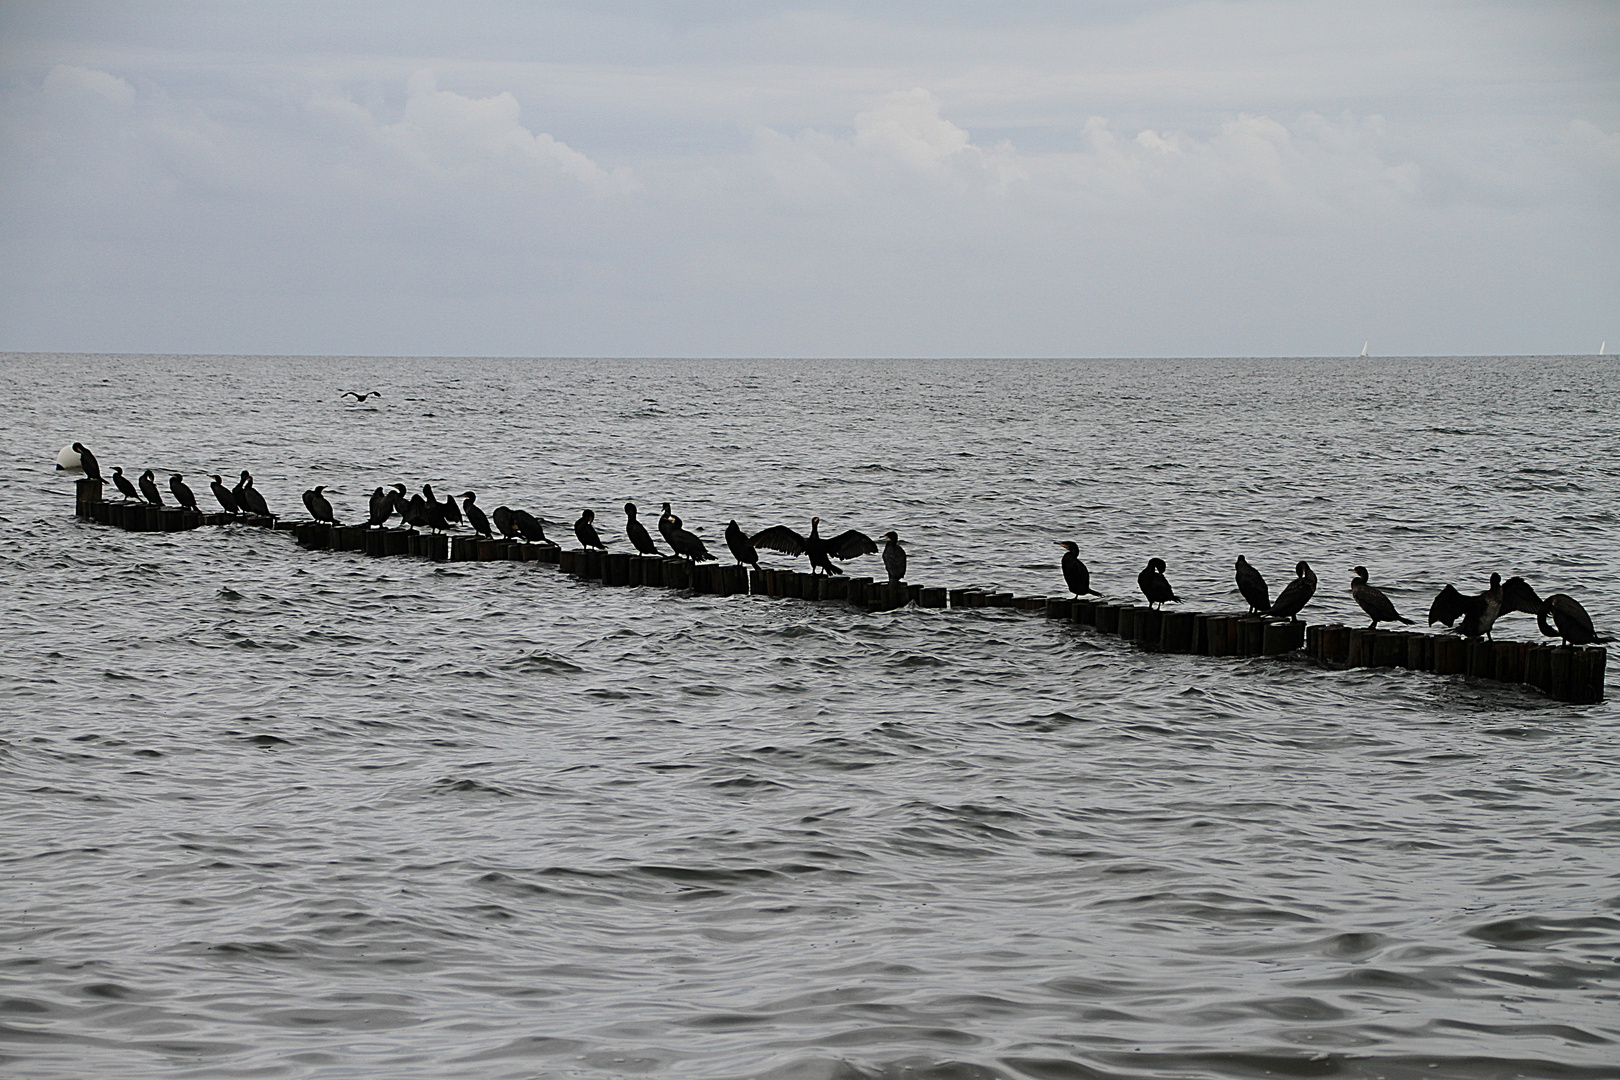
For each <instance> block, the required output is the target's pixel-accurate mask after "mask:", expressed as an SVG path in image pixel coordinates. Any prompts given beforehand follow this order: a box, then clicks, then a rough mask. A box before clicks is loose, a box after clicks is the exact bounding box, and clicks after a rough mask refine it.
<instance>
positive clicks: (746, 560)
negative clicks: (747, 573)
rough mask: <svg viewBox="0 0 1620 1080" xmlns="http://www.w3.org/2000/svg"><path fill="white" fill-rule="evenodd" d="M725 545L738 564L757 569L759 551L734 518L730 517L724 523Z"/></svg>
mask: <svg viewBox="0 0 1620 1080" xmlns="http://www.w3.org/2000/svg"><path fill="white" fill-rule="evenodd" d="M726 547H728V548H730V549H731V557H732V558H734V559H736V560H737V565H738V566H752V567H753V568H754V569H755V570H758V569H759V552H758V551H757V550H755V548H754V545H753V542H752V541H750V540H749V539H748V534H747V533H745V532H743V531H742V527H741V526H740V525H738V524H737V519H736V518H732V519H731V521H730V522H729V523H727V525H726Z"/></svg>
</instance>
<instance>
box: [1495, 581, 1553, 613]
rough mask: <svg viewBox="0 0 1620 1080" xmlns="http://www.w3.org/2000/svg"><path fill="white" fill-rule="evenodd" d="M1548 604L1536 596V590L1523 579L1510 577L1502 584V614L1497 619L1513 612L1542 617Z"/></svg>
mask: <svg viewBox="0 0 1620 1080" xmlns="http://www.w3.org/2000/svg"><path fill="white" fill-rule="evenodd" d="M1545 606H1546V602H1545V601H1543V600H1542V599H1541V597H1539V596H1537V595H1536V590H1535V589H1533V588H1531V587H1530V583H1529V582H1528V581H1526V580H1524V578H1522V577H1510V578H1508V579H1507V580H1506V581H1504V582H1502V612H1501V615H1498V616H1497V618H1501V616H1502V615H1506V614H1508V613H1509V612H1513V611H1522V612H1524V613H1525V614H1526V615H1540V614H1541V609H1542V608H1543V607H1545Z"/></svg>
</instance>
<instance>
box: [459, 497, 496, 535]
mask: <svg viewBox="0 0 1620 1080" xmlns="http://www.w3.org/2000/svg"><path fill="white" fill-rule="evenodd" d="M477 498H478V496H477V495H474V494H473V493H472V492H470V491H463V492H462V493H461V509H462V510H463V511H464V512H465V513H466V515H467V524H468V525H470V526H471V527H472V531H473V532H475V533H477V534H478V535H479V536H487V537H489V538H490V539H494V537H495V534H494V533H492V532H490V531H489V518H488V516H486V515H485V513H484V511H483V510H482V509H480V508H479V507H478V506H477V505H475V503H474V500H475V499H477Z"/></svg>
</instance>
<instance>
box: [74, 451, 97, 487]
mask: <svg viewBox="0 0 1620 1080" xmlns="http://www.w3.org/2000/svg"><path fill="white" fill-rule="evenodd" d="M73 452H74V453H76V454H78V455H79V465H80V466H81V467H83V469H84V475H86V476H88V477H89V478H90V479H92V480H100V479H101V463H100V462H99V461H97V460H96V455H94V454H92V453H91V452H90V448H89V447H88V446H86V445H84V443H74V444H73Z"/></svg>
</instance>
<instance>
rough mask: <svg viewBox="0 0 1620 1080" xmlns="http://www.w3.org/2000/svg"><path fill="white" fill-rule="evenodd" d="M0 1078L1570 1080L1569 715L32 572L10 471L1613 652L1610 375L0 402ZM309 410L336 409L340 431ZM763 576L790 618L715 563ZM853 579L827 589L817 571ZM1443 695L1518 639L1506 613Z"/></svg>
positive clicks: (957, 621)
mask: <svg viewBox="0 0 1620 1080" xmlns="http://www.w3.org/2000/svg"><path fill="white" fill-rule="evenodd" d="M0 388H3V396H0V400H3V402H4V406H5V407H4V413H3V415H0V439H3V453H4V457H5V462H6V468H5V469H4V471H3V472H0V592H3V595H4V598H5V600H4V603H3V605H0V702H3V706H0V1074H4V1075H5V1076H7V1077H12V1076H15V1077H19V1078H30V1080H47V1078H49V1080H57V1078H62V1080H82V1078H86V1077H119V1078H147V1077H152V1078H156V1077H162V1078H173V1077H243V1078H246V1077H253V1078H260V1077H264V1078H271V1077H274V1078H300V1077H310V1078H379V1077H380V1078H443V1077H454V1078H457V1080H483V1078H489V1080H495V1078H510V1080H528V1078H554V1077H555V1078H579V1080H586V1078H589V1080H597V1078H620V1077H624V1078H631V1077H651V1078H681V1080H730V1078H738V1080H743V1078H760V1080H764V1078H771V1080H876V1078H883V1080H991V1078H1007V1080H1014V1078H1016V1080H1099V1078H1121V1080H1123V1078H1159V1077H1164V1078H1183V1077H1186V1078H1222V1080H1224V1078H1245V1080H1247V1078H1261V1077H1285V1078H1286V1077H1298V1078H1317V1077H1333V1078H1365V1080H1415V1078H1423V1080H1435V1078H1450V1077H1469V1078H1476V1077H1477V1078H1509V1077H1530V1078H1598V1077H1620V724H1617V720H1620V715H1617V710H1616V705H1615V702H1616V700H1617V698H1620V685H1617V679H1620V664H1617V663H1613V662H1611V663H1610V665H1609V669H1608V670H1609V674H1608V687H1607V700H1606V701H1605V702H1603V703H1599V704H1596V705H1584V706H1574V705H1569V704H1560V703H1556V702H1553V701H1551V700H1549V699H1548V698H1546V697H1544V696H1543V695H1541V694H1540V693H1538V692H1537V691H1535V690H1534V689H1531V688H1527V687H1523V686H1518V685H1506V684H1499V683H1494V682H1484V681H1476V680H1471V679H1468V678H1464V677H1436V676H1434V675H1432V674H1423V673H1415V672H1409V671H1405V670H1395V669H1379V670H1371V669H1362V670H1349V671H1340V670H1328V669H1325V668H1323V667H1320V666H1317V665H1315V664H1313V663H1312V662H1310V661H1309V660H1307V659H1305V658H1304V657H1303V656H1291V657H1286V658H1277V657H1264V658H1253V659H1231V658H1220V659H1216V658H1208V657H1196V656H1179V655H1162V654H1156V653H1149V652H1143V651H1139V650H1138V649H1136V648H1135V647H1134V646H1132V645H1130V644H1128V643H1125V642H1122V641H1120V640H1119V639H1117V638H1112V637H1107V636H1099V635H1098V634H1096V633H1095V632H1093V631H1092V630H1090V629H1088V628H1085V627H1080V626H1075V625H1070V624H1060V623H1057V622H1049V621H1047V620H1045V619H1044V618H1041V617H1039V616H1038V615H1031V614H1027V613H1023V612H1017V611H1012V610H1006V609H973V610H921V609H918V608H915V607H912V608H907V609H902V610H896V611H889V612H883V613H866V612H863V611H860V610H856V609H853V608H850V607H848V606H845V605H843V604H836V603H825V604H815V603H807V602H802V601H797V600H783V599H768V598H764V597H753V596H728V597H712V596H705V597H694V596H689V595H681V594H679V593H675V592H671V591H668V590H663V589H650V588H629V589H625V588H616V589H607V588H603V587H602V586H601V585H600V584H599V583H592V582H584V581H580V580H575V579H572V578H567V577H564V576H562V575H560V574H559V573H557V572H556V570H555V568H553V567H550V566H546V565H541V564H538V563H472V564H459V563H458V564H446V563H437V564H436V563H431V562H428V561H424V560H416V559H409V558H392V559H386V560H384V559H368V558H366V557H365V556H363V555H360V554H355V553H349V552H324V551H323V552H311V551H306V550H302V549H300V548H298V547H297V546H296V545H295V544H294V543H293V541H292V539H291V537H290V535H289V534H287V533H285V532H275V531H270V530H264V529H259V528H255V527H250V526H242V525H232V526H226V527H211V528H203V529H199V530H196V531H191V532H182V533H164V534H145V533H126V532H123V531H121V530H116V529H111V528H108V527H105V526H98V525H95V524H93V523H87V522H81V521H77V520H75V518H74V516H73V489H74V481H75V480H76V479H77V478H78V476H79V475H80V474H78V473H76V472H71V471H68V472H61V471H57V470H56V468H55V462H56V459H57V455H58V452H59V451H60V450H61V449H62V448H63V447H64V446H66V445H67V444H69V443H72V442H74V441H81V442H83V443H84V444H86V445H87V446H89V447H90V448H91V449H92V450H93V451H94V452H95V453H96V454H97V456H98V457H99V459H100V462H101V466H102V469H103V470H104V471H105V472H107V473H109V474H110V473H111V470H112V467H113V466H121V467H122V468H123V469H124V471H125V472H126V473H127V474H129V475H131V476H135V475H138V474H139V473H140V472H141V471H143V470H145V469H147V468H151V469H153V470H155V472H156V475H157V477H158V480H159V483H160V486H161V487H163V489H164V490H165V491H167V484H166V481H167V478H168V474H169V473H171V472H179V473H182V474H183V475H184V476H185V479H186V482H187V483H188V484H189V485H190V486H191V487H192V488H193V490H195V491H196V492H197V493H198V495H199V497H200V498H201V499H202V500H203V501H204V504H205V505H206V504H207V501H208V494H207V492H208V479H207V477H208V474H210V473H220V474H223V475H224V476H226V477H228V478H234V477H235V475H236V474H238V473H239V472H240V471H241V470H243V469H248V470H250V471H251V472H252V474H253V476H254V478H255V481H256V485H257V486H258V488H259V489H260V490H261V491H262V492H263V493H264V494H265V496H266V497H267V500H268V502H269V504H270V506H271V508H272V510H275V511H277V512H279V513H281V514H283V515H288V516H302V506H301V504H300V494H301V493H302V492H303V491H305V490H306V489H309V488H312V487H314V486H315V485H317V484H323V485H325V486H326V488H327V491H328V494H329V497H330V498H331V500H332V502H333V504H334V506H335V507H336V511H337V515H338V517H339V518H340V519H343V520H351V521H352V520H359V519H362V518H363V517H364V514H365V506H366V499H367V496H368V495H369V494H370V492H371V491H372V490H373V489H374V488H375V487H377V486H380V485H388V484H393V483H395V482H399V483H404V484H406V485H408V486H409V488H410V489H411V490H412V491H415V490H418V489H419V488H420V486H421V485H422V484H424V483H430V484H431V485H432V486H433V489H434V491H435V492H437V493H439V494H440V496H441V497H442V496H443V495H446V494H459V493H461V492H463V491H467V490H473V491H476V492H477V498H478V502H479V505H481V506H483V507H485V508H486V509H490V508H493V507H495V506H498V505H502V504H505V505H509V506H512V507H522V508H525V509H528V510H529V511H530V512H532V513H534V514H536V515H537V516H539V517H540V518H541V519H542V520H543V521H544V522H545V523H546V525H547V528H548V531H550V533H551V534H552V535H553V536H555V537H556V538H558V539H559V540H560V541H562V542H564V543H571V542H572V540H571V532H572V530H571V525H572V522H573V521H574V519H575V518H576V517H577V516H578V515H579V513H580V511H581V510H582V509H585V508H592V509H594V510H595V511H596V514H597V520H598V525H599V526H601V528H602V532H603V534H604V536H605V537H606V539H607V540H608V541H609V543H610V545H612V546H616V547H619V548H620V549H621V550H623V549H624V545H625V540H624V538H623V520H624V519H623V512H622V509H621V507H622V505H623V503H625V502H626V501H627V500H633V501H635V502H636V503H637V504H638V505H639V506H640V508H641V510H642V513H643V516H644V517H647V518H648V519H652V518H655V517H656V515H657V508H658V506H659V505H660V504H661V503H663V502H665V501H668V502H671V503H672V504H673V505H674V508H675V511H676V513H677V514H679V515H680V516H681V517H682V518H683V520H684V522H685V524H686V527H687V528H688V529H691V530H692V531H694V532H697V533H699V534H700V535H702V536H704V537H705V538H706V539H707V540H708V542H709V545H710V547H711V548H713V549H716V550H717V551H723V550H724V543H723V541H722V539H721V535H722V531H723V530H724V528H725V525H726V523H727V522H728V521H730V520H732V519H735V520H737V521H738V522H739V523H740V524H741V525H742V527H744V528H745V529H747V530H748V531H750V532H752V531H756V530H758V529H762V528H764V527H766V526H769V525H775V524H786V525H790V526H793V527H795V528H797V529H799V530H800V531H808V528H809V522H810V519H811V518H812V517H819V518H820V519H821V522H822V527H823V529H824V530H825V531H830V532H841V531H843V530H844V529H850V528H854V529H860V530H862V531H864V532H866V533H867V534H869V535H872V536H878V535H880V534H882V533H884V532H886V531H888V530H891V529H893V530H895V531H896V532H897V533H898V534H899V536H900V538H901V540H902V542H903V543H904V544H905V546H906V548H907V550H908V552H909V554H910V561H911V569H910V572H909V575H908V577H909V580H911V581H913V582H916V583H919V584H923V585H940V586H948V587H951V588H961V587H968V586H992V585H993V586H996V587H998V588H1000V589H1005V590H1010V591H1013V592H1017V593H1019V594H1021V595H1061V594H1063V593H1064V592H1065V590H1064V587H1063V585H1062V577H1061V574H1060V571H1059V558H1060V556H1061V555H1062V551H1061V549H1060V548H1059V547H1058V546H1057V544H1058V543H1059V542H1061V541H1065V540H1072V541H1074V542H1075V543H1076V544H1078V545H1079V548H1080V553H1081V557H1082V558H1083V559H1084V560H1085V561H1086V563H1087V564H1088V566H1089V568H1090V570H1091V574H1092V582H1093V585H1094V587H1095V588H1096V589H1097V590H1099V591H1100V592H1102V593H1103V594H1104V595H1105V596H1107V597H1110V598H1121V599H1126V598H1131V597H1134V596H1135V590H1136V574H1137V572H1138V571H1139V570H1140V569H1141V568H1142V567H1143V565H1144V564H1145V563H1146V562H1147V560H1148V559H1150V558H1155V557H1157V558H1162V559H1164V560H1165V562H1166V563H1167V565H1168V570H1167V576H1168V578H1169V580H1170V582H1171V584H1172V585H1173V587H1174V588H1175V589H1176V591H1177V592H1178V594H1179V595H1180V596H1181V597H1183V598H1184V601H1185V603H1184V607H1186V608H1188V609H1193V610H1206V611H1207V610H1242V609H1243V608H1244V605H1243V602H1242V601H1241V600H1240V598H1239V597H1238V594H1237V592H1236V588H1235V585H1234V582H1233V562H1234V560H1235V558H1236V557H1237V556H1238V555H1244V556H1246V557H1247V559H1248V560H1249V561H1250V562H1251V563H1253V564H1254V565H1255V566H1256V567H1257V568H1258V569H1259V570H1260V571H1261V572H1262V573H1263V574H1264V575H1265V576H1266V577H1267V579H1268V581H1269V582H1270V586H1271V589H1272V591H1273V593H1275V592H1276V591H1277V590H1279V589H1280V588H1281V587H1282V585H1283V584H1284V583H1285V582H1286V581H1287V580H1288V578H1289V577H1290V576H1291V574H1292V571H1293V567H1294V564H1295V563H1296V562H1297V561H1299V560H1302V559H1303V560H1307V561H1309V562H1310V564H1311V566H1312V567H1313V568H1314V570H1315V572H1316V574H1317V575H1318V577H1319V579H1320V587H1319V589H1318V592H1317V595H1316V598H1315V599H1314V600H1313V601H1312V603H1311V604H1310V605H1309V606H1308V607H1307V608H1306V609H1305V611H1304V613H1303V618H1305V619H1306V620H1308V621H1310V622H1340V621H1343V622H1350V623H1355V624H1357V625H1362V624H1364V623H1365V617H1364V616H1363V615H1362V614H1361V613H1360V612H1359V610H1358V609H1357V608H1356V607H1355V606H1354V604H1353V602H1352V601H1351V598H1350V594H1349V583H1350V577H1351V573H1350V570H1351V567H1353V566H1356V565H1363V566H1366V567H1367V568H1368V570H1369V571H1370V576H1371V580H1372V583H1373V584H1374V585H1377V586H1379V587H1381V588H1382V589H1383V590H1384V591H1385V592H1386V593H1387V594H1388V595H1389V597H1390V598H1391V599H1392V600H1393V601H1394V603H1395V605H1396V606H1397V608H1398V609H1399V610H1400V611H1401V613H1402V614H1404V615H1406V616H1408V617H1410V618H1412V619H1414V620H1415V621H1416V625H1415V626H1414V627H1412V629H1413V630H1414V631H1426V630H1427V629H1428V628H1427V627H1426V626H1425V615H1426V613H1427V610H1428V606H1429V603H1430V601H1431V599H1432V598H1433V596H1434V594H1435V593H1436V592H1437V591H1438V590H1439V589H1440V588H1441V587H1442V586H1444V585H1445V584H1447V583H1451V584H1454V585H1456V587H1457V588H1458V589H1460V590H1462V591H1463V592H1465V593H1468V592H1476V591H1479V590H1481V589H1483V588H1484V587H1485V584H1486V579H1487V578H1488V577H1489V575H1490V574H1491V573H1492V572H1499V573H1501V574H1502V575H1504V576H1510V575H1514V574H1517V575H1522V576H1524V577H1525V578H1526V579H1528V580H1529V582H1530V583H1531V584H1532V585H1533V586H1534V587H1535V588H1536V589H1538V590H1539V591H1540V592H1541V593H1542V595H1546V594H1549V593H1553V592H1564V593H1568V594H1570V595H1571V596H1573V597H1575V598H1576V599H1578V600H1579V601H1580V602H1581V603H1582V604H1583V605H1585V607H1586V608H1587V610H1588V611H1590V612H1591V613H1592V616H1593V618H1594V620H1595V621H1596V623H1597V625H1598V628H1599V630H1600V632H1607V633H1610V634H1620V366H1617V364H1616V361H1615V360H1614V359H1613V358H1608V357H1604V358H1597V357H1574V356H1534V357H1492V356H1487V357H1444V358H1426V357H1406V358H1355V359H1321V358H1294V359H1290V358H1265V359H1241V358H1237V359H1186V360H1162V359H1146V360H1144V359H1110V360H1089V359H1076V360H1002V359H985V360H959V359H942V360H831V359H800V360H687V359H674V360H650V359H513V358H488V359H480V358H434V359H424V358H384V357H272V356H152V355H60V354H49V355H46V354H17V353H13V354H4V355H0ZM345 390H350V391H356V392H368V391H373V390H375V391H381V396H378V397H372V398H369V399H368V400H367V401H366V402H365V403H363V404H359V403H356V401H355V400H354V398H353V397H348V396H341V395H342V392H343V391H345ZM766 562H767V565H773V564H774V565H778V566H792V565H794V564H795V563H797V565H798V566H799V568H800V569H807V567H805V566H804V563H803V562H802V560H793V559H790V558H787V557H785V556H772V555H767V558H766ZM845 569H846V571H847V572H848V573H850V574H852V575H857V574H867V575H871V574H879V575H881V564H880V563H879V562H878V560H877V559H876V558H873V557H866V558H863V559H856V560H852V561H850V562H849V563H848V564H846V566H845ZM1497 636H1498V637H1499V638H1504V639H1514V638H1519V639H1536V640H1539V636H1538V632H1537V629H1536V626H1535V620H1534V619H1533V618H1531V617H1529V616H1526V615H1523V614H1515V615H1511V616H1509V617H1507V618H1504V619H1503V620H1502V621H1501V622H1500V623H1499V624H1498V626H1497Z"/></svg>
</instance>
